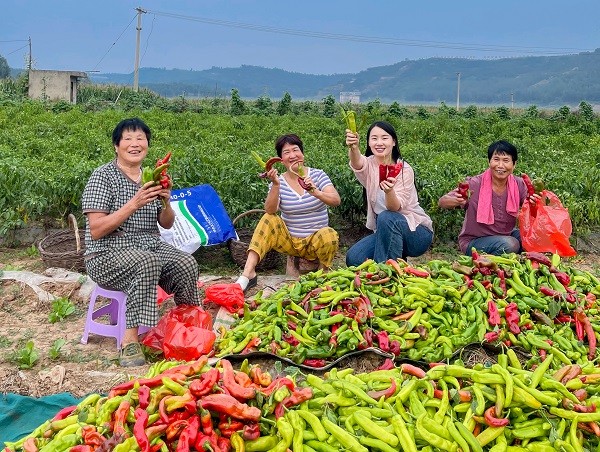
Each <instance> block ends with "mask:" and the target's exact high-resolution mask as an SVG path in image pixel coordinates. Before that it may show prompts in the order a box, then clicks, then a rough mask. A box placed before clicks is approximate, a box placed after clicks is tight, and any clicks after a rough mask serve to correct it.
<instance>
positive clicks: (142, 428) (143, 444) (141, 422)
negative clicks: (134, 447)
mask: <svg viewBox="0 0 600 452" xmlns="http://www.w3.org/2000/svg"><path fill="white" fill-rule="evenodd" d="M147 426H148V412H147V411H146V410H145V409H143V408H136V409H135V424H133V436H134V437H135V440H136V441H137V443H138V446H140V449H141V451H142V452H148V451H149V450H150V441H148V436H147V435H146V427H147Z"/></svg>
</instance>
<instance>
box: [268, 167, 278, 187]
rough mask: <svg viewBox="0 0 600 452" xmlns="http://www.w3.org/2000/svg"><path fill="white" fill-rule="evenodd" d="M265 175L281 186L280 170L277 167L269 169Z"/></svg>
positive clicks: (274, 183)
mask: <svg viewBox="0 0 600 452" xmlns="http://www.w3.org/2000/svg"><path fill="white" fill-rule="evenodd" d="M265 177H266V178H267V179H269V180H270V181H271V183H272V184H273V185H277V186H279V172H278V171H277V169H276V168H271V169H270V170H269V171H267V172H266V173H265Z"/></svg>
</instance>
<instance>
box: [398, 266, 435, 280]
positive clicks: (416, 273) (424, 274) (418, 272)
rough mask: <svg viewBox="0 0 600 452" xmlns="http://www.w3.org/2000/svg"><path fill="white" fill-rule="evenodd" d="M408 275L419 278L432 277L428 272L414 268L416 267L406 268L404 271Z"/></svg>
mask: <svg viewBox="0 0 600 452" xmlns="http://www.w3.org/2000/svg"><path fill="white" fill-rule="evenodd" d="M403 270H404V271H405V272H406V273H408V274H409V275H413V276H417V277H419V278H428V277H429V276H430V275H429V273H428V272H427V271H425V270H420V269H418V268H414V267H409V266H407V267H404V269H403Z"/></svg>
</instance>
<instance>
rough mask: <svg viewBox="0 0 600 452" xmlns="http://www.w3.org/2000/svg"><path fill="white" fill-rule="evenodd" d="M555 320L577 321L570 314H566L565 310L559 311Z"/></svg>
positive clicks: (563, 321) (564, 321)
mask: <svg viewBox="0 0 600 452" xmlns="http://www.w3.org/2000/svg"><path fill="white" fill-rule="evenodd" d="M554 321H555V322H558V323H575V319H574V318H573V317H571V316H570V315H567V314H565V313H564V312H559V313H558V315H557V316H556V317H555V318H554Z"/></svg>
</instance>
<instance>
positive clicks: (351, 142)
mask: <svg viewBox="0 0 600 452" xmlns="http://www.w3.org/2000/svg"><path fill="white" fill-rule="evenodd" d="M346 146H348V147H349V148H355V147H356V148H358V133H354V132H352V131H351V130H350V129H346Z"/></svg>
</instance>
